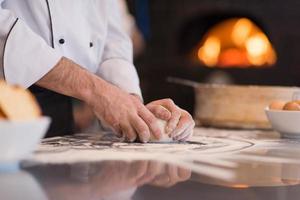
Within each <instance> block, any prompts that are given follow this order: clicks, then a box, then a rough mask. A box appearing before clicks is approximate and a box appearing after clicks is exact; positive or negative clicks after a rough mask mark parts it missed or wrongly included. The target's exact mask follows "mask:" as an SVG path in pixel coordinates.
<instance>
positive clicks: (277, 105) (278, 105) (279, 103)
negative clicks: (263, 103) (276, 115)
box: [269, 100, 286, 110]
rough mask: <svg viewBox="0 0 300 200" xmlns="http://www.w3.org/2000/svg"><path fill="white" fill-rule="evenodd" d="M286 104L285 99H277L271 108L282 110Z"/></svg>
mask: <svg viewBox="0 0 300 200" xmlns="http://www.w3.org/2000/svg"><path fill="white" fill-rule="evenodd" d="M285 104H286V103H285V102H284V101H279V100H276V101H273V102H272V103H271V104H270V105H269V108H270V109H271V110H282V109H283V107H284V105H285Z"/></svg>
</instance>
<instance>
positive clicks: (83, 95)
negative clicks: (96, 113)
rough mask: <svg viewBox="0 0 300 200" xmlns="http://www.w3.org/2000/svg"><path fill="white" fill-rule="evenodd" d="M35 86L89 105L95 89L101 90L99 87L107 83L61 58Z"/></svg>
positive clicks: (68, 60)
mask: <svg viewBox="0 0 300 200" xmlns="http://www.w3.org/2000/svg"><path fill="white" fill-rule="evenodd" d="M36 84H37V85H39V86H41V87H44V88H47V89H49V90H52V91H55V92H58V93H61V94H64V95H67V96H71V97H74V98H77V99H80V100H82V101H85V102H87V103H88V104H89V102H90V101H91V98H92V97H91V96H92V93H93V91H95V89H96V87H97V88H98V90H102V88H101V87H104V86H105V84H107V83H106V82H105V81H103V80H102V79H101V78H99V77H97V76H96V75H94V74H92V73H90V72H89V71H87V70H86V69H84V68H82V67H81V66H79V65H78V64H76V63H74V62H73V61H71V60H70V59H67V58H62V59H61V60H60V61H59V62H58V63H57V64H56V66H55V67H54V68H53V69H52V70H51V71H50V72H49V73H47V74H46V75H45V76H44V77H43V78H41V79H40V80H39V81H38V82H37V83H36ZM103 90H104V88H103Z"/></svg>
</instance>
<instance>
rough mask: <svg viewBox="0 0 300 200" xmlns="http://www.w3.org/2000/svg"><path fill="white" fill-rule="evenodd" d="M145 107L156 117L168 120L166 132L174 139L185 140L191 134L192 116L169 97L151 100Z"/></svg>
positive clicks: (192, 128)
mask: <svg viewBox="0 0 300 200" xmlns="http://www.w3.org/2000/svg"><path fill="white" fill-rule="evenodd" d="M146 107H147V108H148V109H149V110H150V111H151V112H152V113H154V115H155V116H156V117H157V118H160V119H162V120H165V121H168V123H167V127H166V133H167V134H170V135H171V137H172V138H173V139H174V140H178V141H186V140H187V139H188V138H189V137H190V136H191V135H192V134H193V130H194V127H195V122H194V120H193V118H192V116H191V115H190V114H189V113H188V112H187V111H185V110H183V109H181V108H179V107H178V106H177V105H176V104H175V103H174V102H173V101H172V100H171V99H161V100H157V101H152V102H150V103H149V104H147V105H146Z"/></svg>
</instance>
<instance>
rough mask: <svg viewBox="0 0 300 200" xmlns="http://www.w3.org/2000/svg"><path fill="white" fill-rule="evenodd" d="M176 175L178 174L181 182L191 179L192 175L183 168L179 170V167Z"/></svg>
mask: <svg viewBox="0 0 300 200" xmlns="http://www.w3.org/2000/svg"><path fill="white" fill-rule="evenodd" d="M177 173H178V177H179V178H180V180H182V181H186V180H188V179H189V178H191V175H192V171H191V170H189V169H185V168H181V167H179V168H178V172H177Z"/></svg>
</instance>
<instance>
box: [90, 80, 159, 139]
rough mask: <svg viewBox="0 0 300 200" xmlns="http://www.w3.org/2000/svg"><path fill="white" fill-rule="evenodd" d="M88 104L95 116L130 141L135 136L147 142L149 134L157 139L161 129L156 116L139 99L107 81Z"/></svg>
mask: <svg viewBox="0 0 300 200" xmlns="http://www.w3.org/2000/svg"><path fill="white" fill-rule="evenodd" d="M93 95H94V96H93V98H91V100H92V101H91V102H90V105H91V106H92V107H93V110H94V112H95V114H96V116H97V117H98V118H99V119H100V120H101V121H102V122H105V123H106V124H108V125H109V126H110V127H111V128H112V129H113V130H114V131H115V132H116V133H118V134H119V135H120V136H121V135H124V136H125V137H126V139H127V140H128V141H130V142H133V141H135V140H136V139H137V138H139V139H140V141H141V142H148V141H149V139H150V134H153V135H154V137H156V138H157V139H159V138H160V137H161V134H162V133H161V131H160V129H159V127H158V125H157V123H156V120H157V119H156V117H155V116H154V115H153V114H152V113H151V112H150V111H149V110H148V109H147V108H146V107H145V106H144V105H143V103H142V102H141V100H139V99H138V98H137V97H135V96H133V95H130V94H128V93H126V92H124V91H123V90H121V89H119V88H118V87H116V86H114V85H111V84H109V83H107V84H105V85H104V87H102V88H99V89H96V90H95V92H94V94H93Z"/></svg>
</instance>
